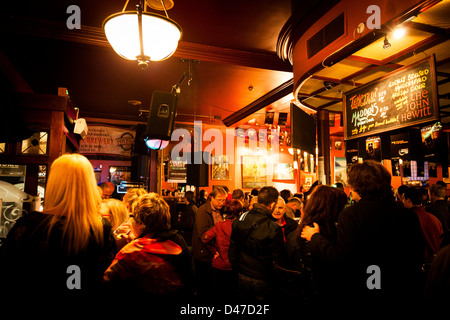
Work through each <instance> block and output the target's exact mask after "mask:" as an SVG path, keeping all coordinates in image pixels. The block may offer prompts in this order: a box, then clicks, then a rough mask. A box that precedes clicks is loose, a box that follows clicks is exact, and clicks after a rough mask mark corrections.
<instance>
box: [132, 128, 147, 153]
mask: <svg viewBox="0 0 450 320" xmlns="http://www.w3.org/2000/svg"><path fill="white" fill-rule="evenodd" d="M145 138H147V126H146V125H145V124H138V125H137V126H136V135H135V137H134V148H133V153H135V154H148V153H149V148H148V147H147V145H146V144H145V140H144V139H145Z"/></svg>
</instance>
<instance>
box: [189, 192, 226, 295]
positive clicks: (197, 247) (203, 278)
mask: <svg viewBox="0 0 450 320" xmlns="http://www.w3.org/2000/svg"><path fill="white" fill-rule="evenodd" d="M227 195H228V194H227V192H226V191H225V189H223V188H222V187H217V188H215V189H214V190H213V191H212V192H211V194H210V198H209V200H208V201H207V202H206V203H205V204H203V205H201V206H200V208H198V210H197V213H196V214H195V221H194V229H193V230H192V254H193V256H194V268H195V277H196V286H197V296H198V298H200V299H203V300H206V299H207V297H208V292H207V286H208V285H209V284H210V283H211V281H212V276H213V275H212V266H211V261H212V258H213V254H212V253H211V252H210V250H208V248H207V247H206V245H205V244H203V243H202V241H201V236H202V234H203V233H205V232H206V231H208V230H209V229H211V228H212V227H213V226H214V224H216V223H217V222H220V221H222V220H223V217H222V215H223V209H224V205H225V201H226V199H227Z"/></svg>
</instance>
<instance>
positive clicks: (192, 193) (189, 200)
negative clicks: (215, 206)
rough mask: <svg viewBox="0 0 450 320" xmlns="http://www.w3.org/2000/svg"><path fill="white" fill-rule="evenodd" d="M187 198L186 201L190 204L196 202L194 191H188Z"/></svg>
mask: <svg viewBox="0 0 450 320" xmlns="http://www.w3.org/2000/svg"><path fill="white" fill-rule="evenodd" d="M185 197H186V200H187V201H188V202H192V201H194V192H193V191H186V193H185Z"/></svg>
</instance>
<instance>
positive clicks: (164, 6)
mask: <svg viewBox="0 0 450 320" xmlns="http://www.w3.org/2000/svg"><path fill="white" fill-rule="evenodd" d="M160 1H161V4H162V7H163V9H164V12H165V13H166V17H167V18H169V15H168V14H167V10H166V5H165V4H164V0H160Z"/></svg>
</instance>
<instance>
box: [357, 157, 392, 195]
mask: <svg viewBox="0 0 450 320" xmlns="http://www.w3.org/2000/svg"><path fill="white" fill-rule="evenodd" d="M348 184H349V185H351V186H352V188H353V189H354V190H355V191H356V192H358V194H359V195H360V197H361V198H364V197H366V196H368V195H373V196H377V197H379V198H388V197H389V196H390V197H392V189H391V174H390V173H389V171H387V169H386V168H385V167H384V166H383V165H382V164H381V163H379V162H377V161H374V160H365V161H364V162H363V163H355V164H353V165H352V166H351V167H350V169H349V171H348Z"/></svg>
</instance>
